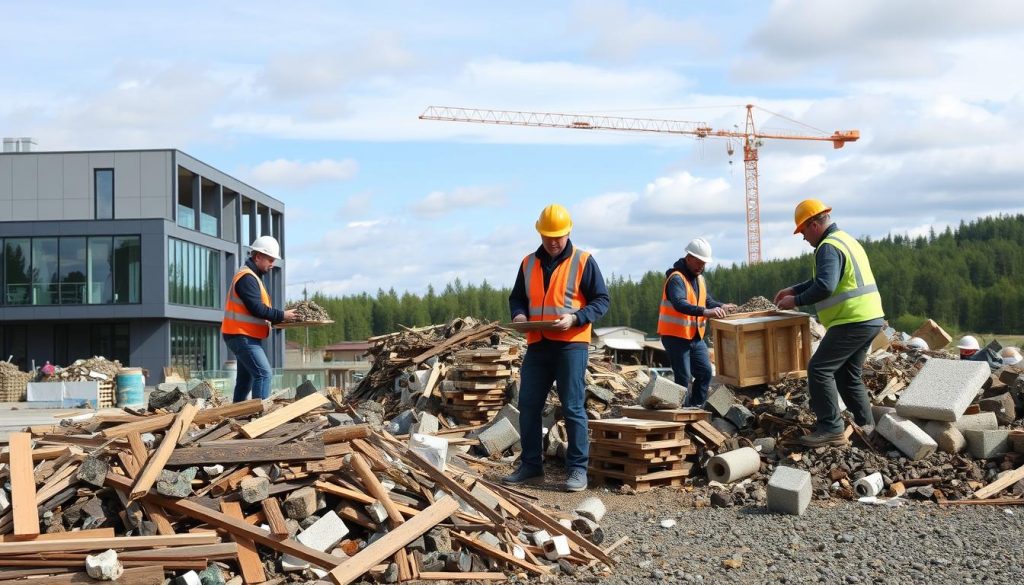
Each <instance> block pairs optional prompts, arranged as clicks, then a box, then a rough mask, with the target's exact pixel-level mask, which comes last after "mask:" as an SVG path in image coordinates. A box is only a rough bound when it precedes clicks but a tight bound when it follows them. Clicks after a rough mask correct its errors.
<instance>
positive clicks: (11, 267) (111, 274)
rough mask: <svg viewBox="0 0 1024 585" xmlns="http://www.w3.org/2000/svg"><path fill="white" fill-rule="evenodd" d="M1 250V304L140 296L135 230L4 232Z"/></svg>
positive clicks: (105, 300)
mask: <svg viewBox="0 0 1024 585" xmlns="http://www.w3.org/2000/svg"><path fill="white" fill-rule="evenodd" d="M3 250H4V258H3V262H4V268H3V271H2V274H3V291H4V294H3V297H2V299H0V302H2V303H3V304H6V305H85V304H92V305H102V304H112V303H116V304H126V303H139V302H141V301H142V298H141V296H142V295H141V290H142V244H141V240H140V238H139V236H89V237H59V238H6V239H4V240H3Z"/></svg>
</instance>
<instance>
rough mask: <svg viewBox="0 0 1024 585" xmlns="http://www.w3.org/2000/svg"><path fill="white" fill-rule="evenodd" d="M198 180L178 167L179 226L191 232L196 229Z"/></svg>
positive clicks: (192, 174) (193, 174) (194, 175)
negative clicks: (196, 188) (196, 190)
mask: <svg viewBox="0 0 1024 585" xmlns="http://www.w3.org/2000/svg"><path fill="white" fill-rule="evenodd" d="M196 179H197V175H196V174H195V173H192V172H190V171H188V170H186V169H183V168H181V167H178V225H180V226H182V227H185V228H188V229H190V230H194V229H196V211H195V210H196V203H197V199H198V198H197V197H196V193H195V186H196Z"/></svg>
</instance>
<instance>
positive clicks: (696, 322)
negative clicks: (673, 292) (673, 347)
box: [658, 270, 708, 339]
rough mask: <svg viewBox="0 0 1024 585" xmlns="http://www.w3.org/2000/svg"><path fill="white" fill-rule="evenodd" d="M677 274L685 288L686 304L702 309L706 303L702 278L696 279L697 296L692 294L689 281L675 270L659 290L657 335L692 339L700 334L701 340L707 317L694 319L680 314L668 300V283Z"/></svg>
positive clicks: (705, 292) (706, 296) (706, 294)
mask: <svg viewBox="0 0 1024 585" xmlns="http://www.w3.org/2000/svg"><path fill="white" fill-rule="evenodd" d="M677 274H678V275H679V278H681V279H682V280H683V285H685V286H686V302H688V303H690V304H691V305H697V306H698V307H703V306H704V305H705V304H706V303H707V298H708V293H707V288H706V287H705V286H704V277H703V276H698V277H697V287H698V288H699V289H700V293H699V295H698V293H696V292H694V290H693V287H692V286H690V281H689V280H687V279H686V277H685V276H683V273H682V272H680V271H678V270H676V271H675V272H673V273H672V274H669V275H668V279H667V280H665V286H663V287H662V288H661V307H660V308H659V309H658V335H671V336H672V337H681V338H683V339H694V338H695V337H696V336H697V334H698V333H700V337H701V339H703V338H704V327H705V325H707V321H708V320H707V317H694V316H693V315H687V314H685V313H680V312H679V311H677V310H676V308H675V307H673V306H672V301H670V300H668V281H669V280H672V277H673V276H676V275H677Z"/></svg>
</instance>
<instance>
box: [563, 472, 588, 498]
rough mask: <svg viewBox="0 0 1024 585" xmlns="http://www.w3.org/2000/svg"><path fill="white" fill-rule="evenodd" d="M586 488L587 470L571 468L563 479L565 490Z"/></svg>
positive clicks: (577, 490)
mask: <svg viewBox="0 0 1024 585" xmlns="http://www.w3.org/2000/svg"><path fill="white" fill-rule="evenodd" d="M585 489H587V470H586V469H573V470H572V471H570V472H569V477H567V478H566V479H565V491H567V492H582V491H583V490H585Z"/></svg>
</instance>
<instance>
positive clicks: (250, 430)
mask: <svg viewBox="0 0 1024 585" xmlns="http://www.w3.org/2000/svg"><path fill="white" fill-rule="evenodd" d="M328 402H330V400H329V399H328V398H327V397H326V396H324V395H323V394H320V393H319V392H318V393H316V394H310V395H309V396H307V397H305V398H302V399H301V400H296V401H295V402H292V403H291V404H288V405H286V406H283V407H281V408H279V409H277V410H275V411H273V412H271V413H269V414H265V415H263V416H261V417H259V418H257V419H255V420H253V421H252V422H250V423H248V424H246V425H244V426H242V428H241V429H239V432H240V433H242V435H244V436H245V437H247V438H249V439H255V438H256V437H258V436H260V435H262V434H263V433H266V432H267V431H269V430H271V429H274V428H277V426H279V425H282V424H284V423H286V422H288V421H290V420H292V419H294V418H298V417H300V416H302V415H304V414H306V413H308V412H309V411H311V410H313V409H315V408H319V407H320V406H323V405H324V404H327V403H328Z"/></svg>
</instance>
